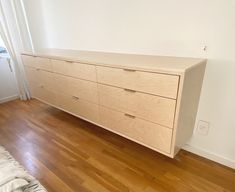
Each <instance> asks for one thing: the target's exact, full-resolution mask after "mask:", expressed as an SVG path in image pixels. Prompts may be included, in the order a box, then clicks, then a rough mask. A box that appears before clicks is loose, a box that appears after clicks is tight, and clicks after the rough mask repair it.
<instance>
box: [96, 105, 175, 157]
mask: <svg viewBox="0 0 235 192" xmlns="http://www.w3.org/2000/svg"><path fill="white" fill-rule="evenodd" d="M100 124H101V125H102V126H104V127H107V128H109V129H111V130H114V131H115V132H117V133H120V134H122V135H125V136H126V137H128V138H130V139H132V140H134V141H137V142H139V143H140V144H144V145H146V146H149V147H152V148H154V149H155V150H157V151H159V150H160V152H161V151H163V152H165V153H168V154H169V153H170V150H171V149H170V148H171V139H172V129H169V128H166V127H163V126H160V125H158V124H155V123H151V122H148V121H144V120H142V119H139V118H137V117H135V116H132V115H130V114H125V113H121V112H117V111H114V110H111V109H108V108H105V107H100Z"/></svg>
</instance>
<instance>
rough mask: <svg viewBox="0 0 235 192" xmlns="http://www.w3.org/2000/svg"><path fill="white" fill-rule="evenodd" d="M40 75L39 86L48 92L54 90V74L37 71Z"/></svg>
mask: <svg viewBox="0 0 235 192" xmlns="http://www.w3.org/2000/svg"><path fill="white" fill-rule="evenodd" d="M39 75H40V78H39V79H40V86H42V87H45V88H46V89H48V90H54V89H55V88H54V86H55V82H54V73H51V72H47V71H42V70H40V71H39Z"/></svg>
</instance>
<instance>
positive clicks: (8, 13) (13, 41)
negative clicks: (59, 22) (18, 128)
mask: <svg viewBox="0 0 235 192" xmlns="http://www.w3.org/2000/svg"><path fill="white" fill-rule="evenodd" d="M14 11H15V10H14V2H13V1H11V0H0V35H1V37H2V39H3V41H4V43H5V46H6V48H7V51H8V53H9V55H10V57H11V63H12V64H13V67H14V71H15V75H16V80H17V84H18V91H19V97H20V99H22V100H27V99H29V98H30V95H29V91H28V86H27V81H26V78H25V73H24V67H23V63H22V60H21V56H20V53H21V51H22V47H23V46H22V41H21V37H20V31H19V26H17V25H18V22H17V17H16V14H15V12H14Z"/></svg>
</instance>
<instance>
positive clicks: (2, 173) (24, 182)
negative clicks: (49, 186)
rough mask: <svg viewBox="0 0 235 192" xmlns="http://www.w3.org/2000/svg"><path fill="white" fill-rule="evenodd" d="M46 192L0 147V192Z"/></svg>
mask: <svg viewBox="0 0 235 192" xmlns="http://www.w3.org/2000/svg"><path fill="white" fill-rule="evenodd" d="M26 191H27V192H34V191H37V192H46V190H45V189H44V188H43V187H42V186H41V185H40V183H39V182H38V181H36V180H35V178H34V177H32V176H31V175H29V174H28V173H27V172H26V171H25V170H24V168H23V167H21V166H20V165H19V163H18V162H16V161H15V160H14V159H13V158H12V157H11V156H10V154H9V153H8V152H7V151H6V150H5V149H4V148H3V147H1V146H0V192H26Z"/></svg>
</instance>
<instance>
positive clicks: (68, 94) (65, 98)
mask: <svg viewBox="0 0 235 192" xmlns="http://www.w3.org/2000/svg"><path fill="white" fill-rule="evenodd" d="M79 53H80V52H79ZM83 53H84V52H83ZM92 54H94V55H93V57H92ZM114 55H116V54H114ZM114 55H112V56H114ZM79 56H81V55H77V58H78V57H79ZM89 56H90V57H91V59H92V58H96V57H97V56H98V57H101V58H102V57H103V56H105V57H106V56H107V57H108V56H110V55H106V54H103V53H98V52H95V53H94V52H89ZM116 56H117V55H116ZM126 56H127V55H125V54H119V56H118V58H119V59H120V60H117V62H120V61H121V60H122V59H125V58H126ZM22 57H23V59H24V60H25V61H26V68H30V67H32V66H34V65H35V66H34V67H35V70H36V72H35V70H34V71H33V70H31V71H30V70H26V71H27V74H28V73H30V72H32V74H29V77H28V79H29V80H30V79H32V80H33V82H37V81H38V82H39V85H37V83H29V85H30V86H29V87H30V88H31V92H32V94H33V96H34V97H33V98H38V99H39V100H41V101H44V102H45V103H47V104H50V105H52V106H54V107H58V108H59V109H62V110H64V111H65V112H68V113H71V114H72V115H77V116H78V117H80V118H84V119H85V120H87V121H89V122H91V123H95V124H97V125H99V126H100V124H99V123H97V122H99V120H100V119H101V118H102V120H103V122H106V123H105V124H106V125H102V127H103V128H105V129H107V130H110V131H113V132H115V133H117V134H120V135H121V136H123V137H126V138H128V139H132V141H137V142H138V143H140V144H143V145H144V146H146V147H149V148H151V149H154V150H156V151H158V152H161V153H162V154H165V155H167V156H169V157H172V158H173V157H174V156H175V155H176V153H177V152H178V151H179V149H180V148H181V146H182V145H183V144H185V143H186V142H187V140H189V139H190V136H191V134H192V132H193V128H194V122H195V118H196V112H197V105H198V101H199V95H200V88H201V85H202V79H203V75H204V69H205V65H206V60H200V59H195V60H194V59H193V60H191V59H187V58H185V59H184V58H180V59H179V58H175V57H171V58H170V57H151V56H149V57H147V56H144V57H141V56H140V57H139V56H136V55H129V56H128V60H129V61H130V62H133V61H134V60H135V59H136V58H137V57H138V58H145V59H146V61H150V60H151V59H153V60H154V62H156V65H157V63H158V62H163V63H165V65H166V66H168V64H170V63H171V62H173V63H175V65H178V67H182V64H181V63H178V62H179V61H181V62H182V63H184V62H185V61H188V62H189V63H190V64H188V65H187V67H186V65H185V66H184V67H186V68H184V72H178V73H177V74H174V73H175V72H173V71H174V69H175V68H172V69H170V68H169V66H172V65H171V64H170V65H169V66H168V71H165V73H157V72H154V71H155V70H153V71H150V70H151V65H150V63H146V66H145V70H146V69H148V70H147V71H148V72H146V71H145V70H138V69H139V68H138V67H137V68H134V69H133V68H130V67H129V65H128V64H127V65H126V66H125V67H123V68H118V67H117V66H115V65H113V63H112V62H115V61H112V62H111V60H110V65H109V67H106V66H105V67H104V66H101V65H99V64H96V62H93V61H92V60H91V61H90V62H89V64H85V63H80V62H75V61H73V58H70V59H69V60H67V61H65V60H63V59H62V60H59V59H53V58H54V57H56V55H55V56H54V57H51V55H50V52H49V53H48V56H47V57H45V58H44V57H43V56H42V60H41V62H44V61H43V60H45V61H49V62H48V63H49V64H50V65H49V66H52V72H51V71H46V68H45V66H44V65H45V64H43V66H44V67H40V68H39V69H38V68H36V67H37V66H38V65H39V66H40V65H42V64H39V61H40V58H39V57H41V56H36V57H35V56H34V55H32V56H31V58H30V59H29V57H30V56H29V55H24V54H23V55H22ZM81 57H82V56H81ZM131 57H133V58H132V59H131ZM114 58H115V57H114ZM34 59H35V61H32V60H34ZM38 59H39V60H38ZM153 60H152V62H153ZM31 61H32V64H29V62H31ZM196 61H197V62H196ZM168 62H169V63H168ZM45 63H46V62H45ZM33 64H34V65H33ZM143 64H144V63H142V65H143ZM152 64H153V63H152ZM158 64H159V63H158ZM29 66H30V67H29ZM172 67H173V66H172ZM160 70H161V69H160ZM34 74H37V75H35V78H37V77H38V80H35V78H34ZM72 77H73V78H72ZM185 77H187V78H185ZM34 80H35V81H34ZM185 81H187V82H185ZM100 84H102V85H109V87H110V88H112V90H117V89H119V90H123V89H124V90H125V92H129V93H130V92H131V94H122V93H121V92H119V91H113V92H112V91H110V90H102V89H100V87H101V86H100ZM194 86H195V88H194ZM97 87H98V88H97ZM115 88H116V89H115ZM111 92H112V93H111ZM133 93H135V94H133ZM74 99H76V102H75V100H74ZM125 99H126V100H125ZM66 105H67V106H66ZM97 105H98V106H101V107H102V106H106V107H107V108H109V109H112V110H113V111H110V114H114V113H115V112H121V113H128V114H129V115H128V116H129V117H130V116H131V115H132V116H133V115H134V116H136V117H137V119H136V120H135V121H132V123H131V124H133V125H134V126H130V127H129V126H127V127H126V129H123V130H122V131H121V132H120V131H119V130H118V129H117V128H116V126H115V125H116V124H117V122H116V115H117V114H119V113H115V114H116V115H113V117H115V118H113V117H110V119H112V120H113V121H114V122H111V121H110V120H106V119H105V118H106V116H104V117H101V116H102V114H101V113H100V112H99V109H98V106H97ZM124 105H126V107H123V106H124ZM182 109H183V110H182ZM115 110H116V111H115ZM126 110H127V111H126ZM111 112H112V113H111ZM110 114H108V115H110ZM117 116H119V115H117ZM121 116H122V115H121ZM100 117H101V118H100ZM122 118H123V116H122ZM117 119H119V117H118V118H117ZM120 121H121V122H125V120H124V119H120ZM137 122H138V123H140V124H139V125H138V124H137ZM152 123H154V125H153V124H152ZM107 125H110V126H111V127H107ZM112 125H114V126H112ZM125 126H126V125H124V123H123V126H122V128H124V127H125ZM141 126H143V127H144V129H141ZM148 126H149V129H148ZM162 126H165V127H167V128H171V129H173V133H171V130H170V131H168V132H165V129H162V128H163V127H162ZM154 127H155V128H154ZM114 128H115V131H114ZM131 131H132V132H133V133H131ZM158 131H159V132H158ZM132 136H133V138H132ZM156 138H157V139H156ZM159 149H160V150H159Z"/></svg>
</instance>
